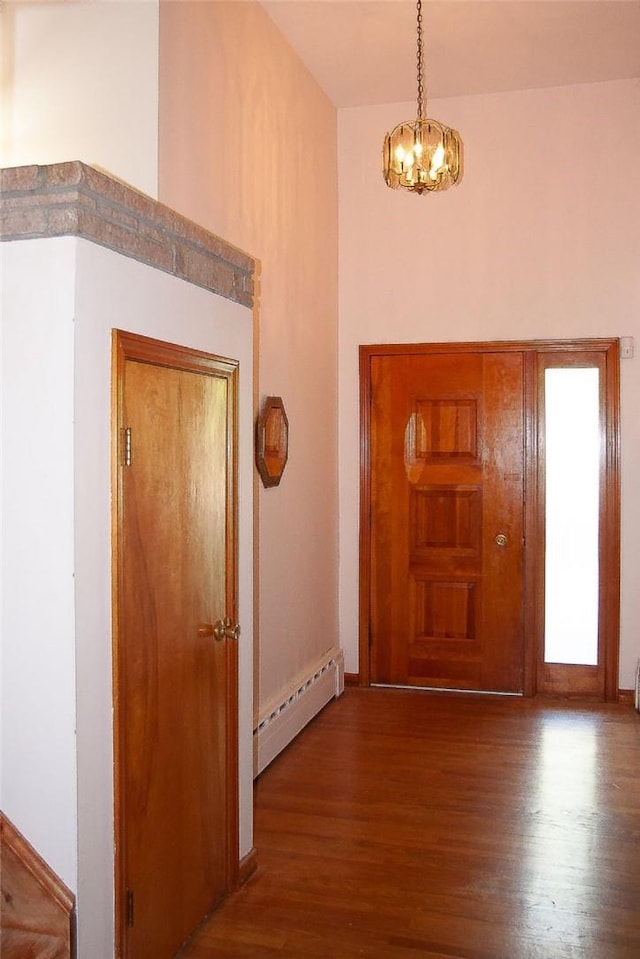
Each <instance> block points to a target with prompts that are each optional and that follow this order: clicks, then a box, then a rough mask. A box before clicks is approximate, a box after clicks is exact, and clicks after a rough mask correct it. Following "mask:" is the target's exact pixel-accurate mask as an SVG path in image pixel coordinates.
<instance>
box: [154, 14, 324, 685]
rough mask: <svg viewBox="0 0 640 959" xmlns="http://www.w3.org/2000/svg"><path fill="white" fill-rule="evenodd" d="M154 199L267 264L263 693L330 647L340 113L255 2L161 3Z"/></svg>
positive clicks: (263, 312)
mask: <svg viewBox="0 0 640 959" xmlns="http://www.w3.org/2000/svg"><path fill="white" fill-rule="evenodd" d="M159 198H160V200H161V201H162V202H163V203H166V204H168V205H169V206H171V207H174V208H175V209H176V210H178V211H179V212H180V213H183V214H185V215H186V216H188V217H190V218H191V219H193V220H196V221H197V222H198V223H200V224H202V225H203V226H205V227H206V228H208V229H210V230H212V231H213V232H215V233H217V234H219V235H220V236H223V237H224V238H225V239H226V240H227V241H229V242H230V243H234V244H236V245H237V246H239V247H241V248H242V249H244V250H246V251H247V252H248V253H250V254H252V255H253V256H255V257H256V258H257V259H258V260H259V261H260V262H261V274H262V275H261V279H260V288H259V297H258V306H257V310H256V329H257V330H258V337H259V342H258V344H257V347H258V371H259V381H258V383H259V386H258V390H259V394H258V396H257V399H258V400H259V399H261V398H262V397H263V396H265V395H268V394H275V395H280V396H282V397H283V399H284V403H285V407H286V410H287V413H288V417H289V424H290V450H289V462H288V464H287V467H286V470H285V473H284V476H283V479H282V481H281V484H280V486H278V487H276V488H273V489H270V490H263V489H262V488H261V489H260V495H259V569H258V577H257V579H258V582H259V603H258V610H257V614H258V617H257V619H258V622H257V625H258V629H259V647H258V648H259V668H258V675H259V681H260V694H259V699H260V703H262V704H264V703H265V702H267V701H269V700H271V699H273V698H274V697H275V696H277V695H278V693H279V691H280V690H281V689H284V688H286V686H287V684H288V682H289V681H290V679H291V678H292V677H293V676H295V675H296V674H298V673H300V672H301V671H303V670H304V669H305V667H307V666H308V665H310V664H312V663H313V662H314V661H316V660H317V659H318V658H319V657H320V656H321V655H322V654H323V653H324V652H325V651H326V650H327V649H329V648H330V647H331V646H333V645H335V644H336V643H337V630H338V626H337V563H338V541H337V524H338V520H337V508H338V498H337V435H336V431H337V364H336V351H337V172H336V112H335V109H334V108H333V107H332V105H331V104H330V102H329V101H328V99H327V98H326V97H325V96H324V94H323V93H322V91H321V90H320V89H319V88H318V86H317V85H316V83H315V82H314V81H313V80H312V78H311V76H310V75H309V73H308V72H307V70H306V68H304V67H303V66H302V64H301V63H300V61H299V60H298V59H297V58H296V57H295V55H294V54H293V53H292V51H291V49H290V48H289V47H288V46H287V45H286V43H285V42H284V40H283V39H282V37H281V35H280V34H279V33H278V31H277V30H276V28H275V26H274V25H273V23H272V21H271V20H270V19H269V17H268V16H267V15H266V13H265V12H264V10H263V9H262V8H261V7H260V6H259V5H258V4H257V3H253V2H247V3H233V2H230V3H226V2H215V3H201V2H195V3H190V2H185V3H174V2H162V3H161V7H160V142H159Z"/></svg>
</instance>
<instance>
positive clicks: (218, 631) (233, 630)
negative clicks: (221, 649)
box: [206, 617, 240, 643]
mask: <svg viewBox="0 0 640 959" xmlns="http://www.w3.org/2000/svg"><path fill="white" fill-rule="evenodd" d="M212 634H213V636H215V639H216V642H218V643H219V642H220V641H221V640H223V639H238V638H239V636H240V624H239V623H235V624H233V623H232V622H231V620H230V619H229V617H227V618H226V619H219V620H218V621H217V623H216V624H215V626H214V627H213V628H212V630H211V633H208V634H206V635H212Z"/></svg>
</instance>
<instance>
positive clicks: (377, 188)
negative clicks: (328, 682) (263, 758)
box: [338, 80, 640, 688]
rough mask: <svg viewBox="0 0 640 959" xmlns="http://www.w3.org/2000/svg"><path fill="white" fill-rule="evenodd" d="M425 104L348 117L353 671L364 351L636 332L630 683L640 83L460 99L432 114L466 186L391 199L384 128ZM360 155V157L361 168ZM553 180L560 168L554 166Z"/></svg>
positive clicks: (637, 448) (630, 544) (626, 476)
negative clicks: (458, 149) (362, 347)
mask: <svg viewBox="0 0 640 959" xmlns="http://www.w3.org/2000/svg"><path fill="white" fill-rule="evenodd" d="M414 115H415V104H411V103H409V104H404V105H403V104H400V105H398V104H394V105H385V106H377V107H370V108H361V109H351V110H342V111H340V114H339V149H338V168H339V171H340V173H339V208H340V266H339V275H340V337H339V388H340V480H341V482H340V491H341V502H340V515H341V526H340V584H341V597H340V624H341V637H342V642H343V646H344V649H345V668H346V669H347V670H352V671H354V670H356V669H357V575H358V566H357V547H358V539H357V515H358V367H357V362H358V357H357V347H358V344H360V343H381V342H403V341H405V342H429V341H432V342H434V341H455V340H461V341H462V340H492V339H542V338H564V337H591V336H592V337H598V336H635V338H636V349H637V351H638V356H636V358H635V359H633V360H624V361H623V362H622V366H621V378H622V635H621V670H620V682H621V685H622V686H623V687H627V688H628V687H631V685H632V681H633V670H634V667H635V663H636V660H637V658H638V656H639V655H640V639H639V635H640V634H639V632H638V622H639V621H640V590H638V556H639V555H640V504H639V501H638V497H637V494H636V492H635V491H636V490H637V489H638V487H639V486H640V417H638V415H637V411H638V409H640V376H639V375H638V364H639V363H640V231H639V229H638V223H640V163H639V162H638V158H640V83H639V82H638V81H637V80H635V81H620V82H611V83H601V84H594V85H582V86H573V87H562V88H555V89H546V90H529V91H524V92H521V93H508V94H495V95H492V96H476V97H459V98H452V99H448V100H441V101H438V102H435V101H434V102H433V103H432V104H430V109H429V115H430V116H434V117H435V118H436V119H438V120H441V121H443V122H445V123H447V124H449V125H451V126H453V127H455V128H456V129H458V130H459V131H460V133H461V135H462V138H463V141H464V145H465V175H464V178H463V181H462V182H461V184H460V185H459V186H457V187H455V188H453V189H452V190H449V191H448V192H445V193H443V194H440V195H424V196H422V197H418V196H412V195H408V194H400V193H399V192H396V191H392V190H389V189H388V188H387V187H386V186H385V185H384V182H383V180H382V176H381V173H380V156H381V144H382V139H383V136H384V133H385V132H386V131H387V130H389V129H391V128H392V127H393V126H394V125H395V124H396V123H398V122H400V121H401V120H404V119H411V118H412V117H413V116H414ZM355 161H357V162H355ZM547 171H550V172H547Z"/></svg>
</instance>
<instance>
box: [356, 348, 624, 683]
mask: <svg viewBox="0 0 640 959" xmlns="http://www.w3.org/2000/svg"><path fill="white" fill-rule="evenodd" d="M506 352H518V353H522V354H523V359H524V398H523V399H524V516H523V521H524V530H525V543H524V566H523V597H522V621H523V696H525V697H532V696H535V695H536V694H537V693H538V691H539V686H540V685H541V679H540V670H541V659H542V655H541V650H542V643H543V639H544V634H543V630H544V602H543V599H544V592H543V588H544V513H543V505H544V489H543V487H542V479H543V474H542V473H541V470H540V468H539V461H540V456H539V445H538V421H539V389H538V377H539V363H538V357H539V356H540V355H541V354H549V353H576V352H582V353H589V352H593V353H601V354H603V357H604V361H603V369H604V374H605V376H604V379H605V382H604V384H603V386H602V388H601V389H602V393H601V396H602V400H601V402H602V409H601V423H602V427H601V430H602V432H601V443H602V444H603V450H604V453H603V456H602V457H601V494H600V573H601V575H600V595H599V643H600V650H601V656H602V666H603V668H604V699H605V701H607V702H616V701H617V700H618V662H619V645H620V362H619V360H620V351H619V339H618V338H606V339H576V340H507V341H490V342H478V343H474V342H463V343H392V344H387V343H384V344H378V345H362V346H360V349H359V365H360V546H359V600H358V605H359V640H358V649H359V673H358V684H359V685H360V686H369V685H370V684H371V663H370V650H371V644H370V637H371V598H370V593H371V483H372V478H373V477H372V474H371V402H372V390H371V360H372V358H373V357H381V356H401V355H420V354H431V355H437V354H443V353H460V354H462V353H506ZM603 570H606V573H607V575H606V576H603V575H602V571H603Z"/></svg>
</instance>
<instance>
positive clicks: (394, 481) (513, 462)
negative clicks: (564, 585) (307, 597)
mask: <svg viewBox="0 0 640 959" xmlns="http://www.w3.org/2000/svg"><path fill="white" fill-rule="evenodd" d="M370 364H371V366H370V384H371V385H370V389H371V398H370V424H369V429H370V433H369V435H370V553H371V555H370V570H371V580H370V584H369V585H370V598H369V602H370V610H369V613H370V619H369V630H370V636H369V642H370V670H371V675H370V679H371V681H372V682H373V683H379V684H393V685H410V686H425V687H436V688H453V689H475V690H484V691H498V692H507V693H518V692H521V691H522V689H523V667H524V660H523V656H524V651H523V633H522V605H523V589H522V579H523V489H524V398H523V390H524V360H523V354H522V353H521V352H506V353H505V352H495V353H491V352H477V353H474V352H465V353H461V352H455V353H454V352H451V353H443V352H440V353H434V354H430V355H425V354H424V353H422V354H421V353H412V352H407V353H405V354H402V353H397V354H394V353H390V354H388V355H384V354H382V352H381V355H372V356H371V357H370Z"/></svg>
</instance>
